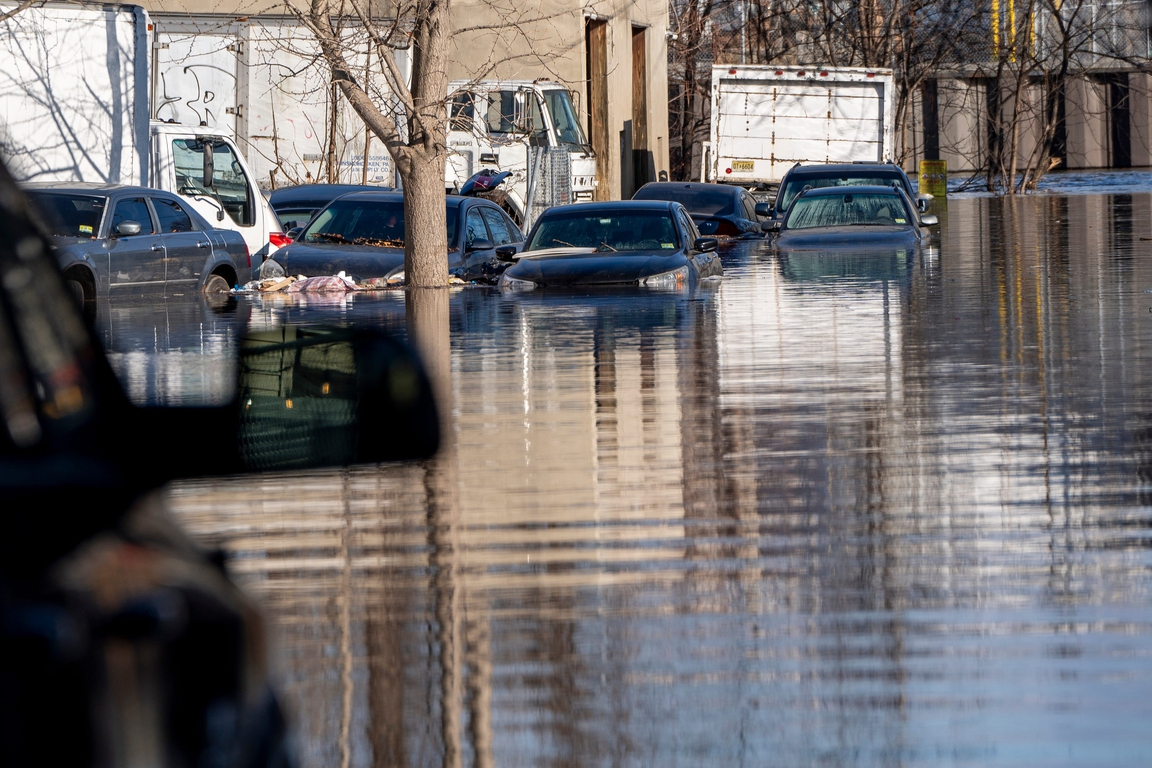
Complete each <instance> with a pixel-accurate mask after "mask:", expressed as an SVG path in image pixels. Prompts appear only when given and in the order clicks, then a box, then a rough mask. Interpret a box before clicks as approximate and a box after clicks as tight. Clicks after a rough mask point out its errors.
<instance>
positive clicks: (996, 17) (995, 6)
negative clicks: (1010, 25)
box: [992, 0, 1000, 58]
mask: <svg viewBox="0 0 1152 768" xmlns="http://www.w3.org/2000/svg"><path fill="white" fill-rule="evenodd" d="M992 52H993V54H994V55H995V56H996V58H999V57H1000V0H992Z"/></svg>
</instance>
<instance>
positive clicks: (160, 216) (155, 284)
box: [24, 182, 252, 310]
mask: <svg viewBox="0 0 1152 768" xmlns="http://www.w3.org/2000/svg"><path fill="white" fill-rule="evenodd" d="M24 190H25V192H26V194H27V195H28V197H29V199H30V200H31V201H32V203H33V205H34V206H35V208H36V210H37V212H38V213H39V214H40V218H41V220H42V222H43V225H44V226H45V227H47V229H48V232H49V234H51V236H52V246H53V250H54V251H55V254H56V260H57V262H58V263H59V265H60V268H61V270H63V272H64V279H65V280H66V281H67V284H68V287H69V290H70V291H72V293H73V294H74V295H75V296H76V298H78V299H80V300H81V301H83V302H84V303H85V304H88V305H89V310H90V309H91V305H92V304H93V303H94V302H96V301H98V300H103V299H107V298H114V297H117V296H141V295H148V294H159V295H172V294H182V293H199V292H204V293H227V292H228V291H229V290H231V289H232V286H234V285H236V284H237V283H243V282H247V281H248V280H249V279H250V277H251V274H252V262H251V257H250V255H249V252H248V246H247V244H245V242H244V237H243V235H241V234H240V233H239V232H237V231H235V230H232V229H216V228H214V227H213V226H212V225H211V224H209V223H208V222H207V221H206V220H205V219H204V218H203V217H201V216H200V214H198V213H196V212H195V211H194V210H192V209H191V208H190V207H189V206H188V205H187V203H186V202H185V201H184V200H181V199H180V198H179V197H177V196H176V195H174V194H172V193H170V192H164V191H161V190H158V189H148V188H146V187H132V186H126V185H120V184H96V183H84V182H76V183H72V184H54V183H31V184H26V185H24Z"/></svg>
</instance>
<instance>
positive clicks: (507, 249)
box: [496, 245, 516, 261]
mask: <svg viewBox="0 0 1152 768" xmlns="http://www.w3.org/2000/svg"><path fill="white" fill-rule="evenodd" d="M496 258H497V260H499V261H515V260H516V246H514V245H502V246H500V247H499V248H497V249H496Z"/></svg>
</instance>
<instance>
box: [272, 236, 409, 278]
mask: <svg viewBox="0 0 1152 768" xmlns="http://www.w3.org/2000/svg"><path fill="white" fill-rule="evenodd" d="M272 259H273V260H275V261H276V263H278V264H279V265H280V266H282V267H284V273H285V274H288V275H304V276H305V277H316V276H318V275H335V274H337V273H338V272H343V273H344V274H346V275H355V276H356V277H361V278H369V277H388V276H389V275H391V274H392V273H394V272H398V271H400V270H402V269H404V250H403V249H402V248H373V247H371V246H366V245H311V244H296V243H292V244H291V245H286V246H284V247H283V248H281V249H280V250H278V251H276V252H275V253H274V254H272Z"/></svg>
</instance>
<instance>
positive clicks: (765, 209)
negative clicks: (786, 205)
mask: <svg viewBox="0 0 1152 768" xmlns="http://www.w3.org/2000/svg"><path fill="white" fill-rule="evenodd" d="M756 215H757V216H765V217H767V216H771V215H772V204H771V203H756Z"/></svg>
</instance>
